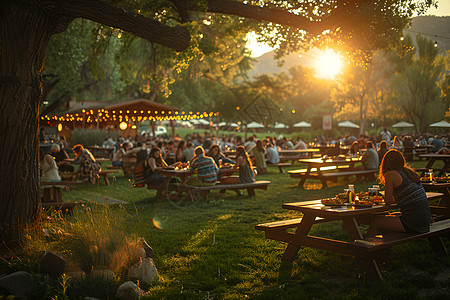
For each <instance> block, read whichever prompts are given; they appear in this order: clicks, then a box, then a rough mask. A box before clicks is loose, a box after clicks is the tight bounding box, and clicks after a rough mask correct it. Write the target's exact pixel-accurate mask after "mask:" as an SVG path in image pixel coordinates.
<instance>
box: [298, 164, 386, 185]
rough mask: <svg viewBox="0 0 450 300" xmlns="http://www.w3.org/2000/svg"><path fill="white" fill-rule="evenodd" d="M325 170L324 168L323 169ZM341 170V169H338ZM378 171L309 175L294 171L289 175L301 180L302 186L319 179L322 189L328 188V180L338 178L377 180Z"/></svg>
mask: <svg viewBox="0 0 450 300" xmlns="http://www.w3.org/2000/svg"><path fill="white" fill-rule="evenodd" d="M322 170H323V168H322ZM338 170H339V169H338ZM305 171H306V170H305ZM377 172H378V170H354V171H348V170H346V171H342V172H333V173H321V174H319V173H309V174H306V172H299V170H293V171H289V174H290V176H291V177H292V178H301V180H300V182H299V185H302V184H303V183H304V180H306V179H318V180H320V181H321V182H322V188H326V187H327V186H328V185H327V180H330V179H337V178H338V177H341V176H343V177H350V176H353V175H354V176H356V177H357V178H358V180H362V178H363V177H366V178H367V179H368V180H375V177H374V175H375V173H377Z"/></svg>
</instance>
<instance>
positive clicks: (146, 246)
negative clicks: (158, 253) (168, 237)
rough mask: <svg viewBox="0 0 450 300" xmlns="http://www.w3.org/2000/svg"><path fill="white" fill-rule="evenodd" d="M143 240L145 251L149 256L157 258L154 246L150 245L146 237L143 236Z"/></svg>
mask: <svg viewBox="0 0 450 300" xmlns="http://www.w3.org/2000/svg"><path fill="white" fill-rule="evenodd" d="M141 242H142V247H143V248H144V250H145V253H146V254H147V257H150V258H155V253H154V252H153V249H152V247H150V246H149V245H148V244H147V242H146V241H145V239H144V238H143V237H141Z"/></svg>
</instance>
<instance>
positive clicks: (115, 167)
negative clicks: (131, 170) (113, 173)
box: [106, 165, 122, 170]
mask: <svg viewBox="0 0 450 300" xmlns="http://www.w3.org/2000/svg"><path fill="white" fill-rule="evenodd" d="M106 168H107V169H108V170H114V169H121V168H122V167H119V166H112V165H111V166H106Z"/></svg>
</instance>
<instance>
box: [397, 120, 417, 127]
mask: <svg viewBox="0 0 450 300" xmlns="http://www.w3.org/2000/svg"><path fill="white" fill-rule="evenodd" d="M392 127H393V128H402V127H414V124H411V123H408V122H403V121H401V122H400V123H397V124H394V125H392Z"/></svg>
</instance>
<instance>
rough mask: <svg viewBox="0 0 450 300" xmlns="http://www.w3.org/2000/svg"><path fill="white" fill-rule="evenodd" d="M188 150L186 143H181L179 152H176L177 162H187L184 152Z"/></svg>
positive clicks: (178, 147)
mask: <svg viewBox="0 0 450 300" xmlns="http://www.w3.org/2000/svg"><path fill="white" fill-rule="evenodd" d="M184 149H186V143H185V141H180V142H179V143H178V146H177V151H175V161H180V162H187V160H186V158H185V157H184V155H183V150H184Z"/></svg>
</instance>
